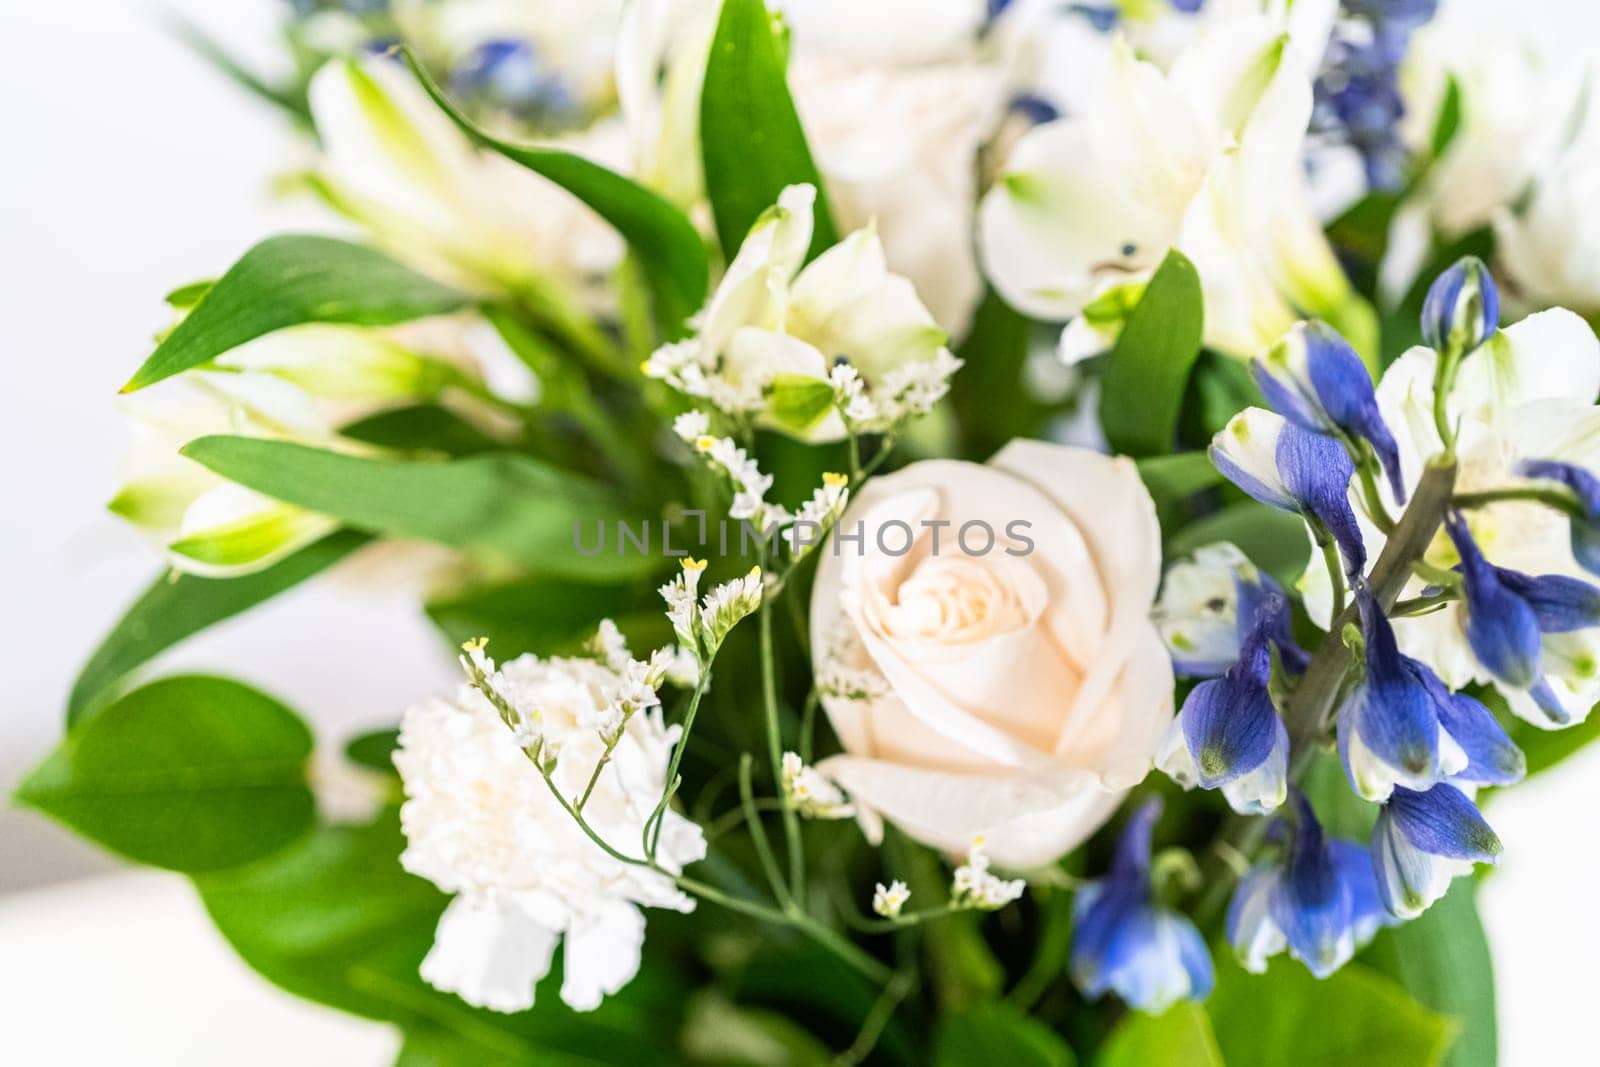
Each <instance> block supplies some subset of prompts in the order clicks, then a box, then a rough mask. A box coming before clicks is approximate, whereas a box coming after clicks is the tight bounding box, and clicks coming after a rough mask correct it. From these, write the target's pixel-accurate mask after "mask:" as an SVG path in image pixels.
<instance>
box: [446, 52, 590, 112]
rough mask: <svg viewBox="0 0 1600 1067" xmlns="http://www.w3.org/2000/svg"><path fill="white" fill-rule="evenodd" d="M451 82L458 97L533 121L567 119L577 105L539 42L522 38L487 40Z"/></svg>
mask: <svg viewBox="0 0 1600 1067" xmlns="http://www.w3.org/2000/svg"><path fill="white" fill-rule="evenodd" d="M450 85H451V88H452V89H453V90H454V91H455V93H456V94H457V95H458V96H461V97H464V98H466V99H468V100H474V101H478V102H480V103H482V104H485V105H488V106H490V107H493V108H497V109H499V110H501V111H505V112H508V113H511V114H514V115H518V116H521V117H523V118H526V119H529V120H535V119H537V120H541V121H553V120H555V121H559V120H565V119H566V118H568V117H570V114H571V112H572V111H573V110H574V108H575V106H576V104H575V102H574V100H573V98H572V94H571V93H570V92H569V91H568V90H567V87H566V85H565V83H563V82H562V80H561V78H560V76H559V75H558V74H557V73H556V72H554V71H553V70H551V69H550V68H549V67H548V66H547V65H546V64H545V62H544V61H543V59H542V58H541V57H540V56H539V53H538V51H537V50H536V49H535V48H534V46H533V43H532V42H531V41H526V40H522V39H520V38H493V39H490V40H487V41H483V42H481V43H480V44H479V45H478V46H477V47H476V48H474V49H473V50H472V51H471V52H469V53H468V54H467V55H466V56H465V57H463V58H462V59H461V60H460V62H458V63H457V64H456V65H455V68H454V69H453V70H452V71H451V72H450Z"/></svg>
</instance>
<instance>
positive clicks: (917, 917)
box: [846, 903, 972, 934]
mask: <svg viewBox="0 0 1600 1067" xmlns="http://www.w3.org/2000/svg"><path fill="white" fill-rule="evenodd" d="M971 910H972V909H971V908H968V907H963V906H962V905H959V904H955V903H948V904H942V905H940V906H939V907H937V908H925V909H923V910H922V911H908V912H905V913H904V914H902V915H897V916H895V917H894V918H892V919H868V918H866V917H865V916H862V915H856V916H847V917H846V920H847V922H848V923H849V925H850V928H851V929H853V930H859V931H861V932H862V933H864V934H889V933H893V932H894V931H896V930H909V929H911V928H912V927H914V926H921V925H922V924H923V923H926V922H932V921H934V920H935V919H943V918H947V917H949V916H951V915H955V914H956V913H958V912H963V911H971Z"/></svg>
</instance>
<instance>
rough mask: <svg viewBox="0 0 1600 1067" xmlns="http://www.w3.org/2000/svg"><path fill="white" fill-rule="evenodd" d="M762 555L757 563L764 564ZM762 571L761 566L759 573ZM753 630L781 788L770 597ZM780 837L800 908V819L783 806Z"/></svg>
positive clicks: (775, 771) (802, 851)
mask: <svg viewBox="0 0 1600 1067" xmlns="http://www.w3.org/2000/svg"><path fill="white" fill-rule="evenodd" d="M765 555H766V552H765V550H764V549H763V551H762V557H763V558H762V560H761V563H762V564H763V565H764V564H765V563H766V559H765ZM764 569H765V567H764V566H763V570H764ZM756 614H757V619H756V622H757V627H758V630H759V632H760V642H761V706H762V709H763V711H764V713H765V720H766V728H767V755H768V757H769V758H770V759H771V761H772V780H773V781H774V782H776V783H778V786H779V788H780V789H781V788H782V785H783V737H782V735H781V732H780V729H779V723H778V679H777V663H776V656H775V654H774V653H773V650H772V594H768V595H766V596H763V597H762V598H761V607H760V608H758V609H757V612H756ZM783 837H784V844H785V846H786V847H787V849H788V853H789V891H790V893H791V895H792V896H793V897H794V898H796V899H797V900H799V901H800V902H801V904H802V906H803V905H804V899H805V877H806V875H805V862H806V861H805V849H804V847H803V842H802V841H801V839H800V816H799V815H798V814H796V813H795V811H794V809H793V808H791V807H789V806H788V805H784V809H783Z"/></svg>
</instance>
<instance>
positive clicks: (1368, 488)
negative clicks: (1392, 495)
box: [1356, 463, 1394, 536]
mask: <svg viewBox="0 0 1600 1067" xmlns="http://www.w3.org/2000/svg"><path fill="white" fill-rule="evenodd" d="M1372 468H1373V464H1371V463H1361V464H1359V465H1357V467H1356V474H1357V477H1358V478H1359V479H1360V481H1361V499H1362V502H1363V503H1364V504H1365V505H1366V512H1367V517H1368V518H1369V519H1371V520H1372V524H1373V525H1374V526H1376V527H1377V528H1378V530H1379V531H1380V532H1382V533H1383V534H1384V535H1385V536H1388V535H1389V534H1391V533H1393V532H1394V518H1393V517H1392V516H1390V514H1389V509H1388V508H1387V507H1385V506H1384V503H1383V496H1382V494H1380V493H1379V492H1378V479H1377V476H1376V475H1375V474H1374V473H1373V469H1372Z"/></svg>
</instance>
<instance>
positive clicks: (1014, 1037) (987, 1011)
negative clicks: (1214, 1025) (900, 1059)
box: [933, 1003, 1166, 1067]
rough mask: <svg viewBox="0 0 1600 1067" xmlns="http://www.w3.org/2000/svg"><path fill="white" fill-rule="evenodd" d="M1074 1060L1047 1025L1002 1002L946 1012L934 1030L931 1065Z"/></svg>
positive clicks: (1022, 1066)
mask: <svg viewBox="0 0 1600 1067" xmlns="http://www.w3.org/2000/svg"><path fill="white" fill-rule="evenodd" d="M1077 1062H1078V1060H1077V1057H1076V1056H1074V1055H1073V1054H1072V1048H1071V1046H1069V1045H1068V1044H1067V1043H1066V1042H1065V1041H1063V1040H1062V1039H1061V1038H1059V1037H1057V1036H1056V1035H1055V1033H1054V1032H1052V1031H1051V1029H1050V1028H1049V1027H1048V1026H1046V1025H1045V1024H1044V1023H1042V1022H1040V1021H1039V1020H1037V1019H1032V1018H1029V1017H1028V1016H1026V1015H1024V1014H1022V1013H1021V1012H1020V1011H1018V1010H1017V1009H1016V1008H1013V1007H1011V1006H1010V1005H1008V1004H1003V1003H1002V1004H991V1005H988V1006H986V1007H982V1008H978V1009H975V1010H973V1011H969V1012H963V1013H962V1014H959V1015H948V1016H946V1017H945V1018H944V1019H943V1020H941V1021H940V1023H939V1027H938V1029H937V1030H935V1031H934V1034H933V1064H934V1067H992V1065H993V1064H1005V1065H1006V1067H1072V1065H1073V1064H1075V1063H1077ZM1150 1062H1152V1063H1154V1062H1161V1063H1162V1064H1163V1065H1164V1067H1165V1064H1166V1061H1154V1060H1152V1061H1150Z"/></svg>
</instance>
